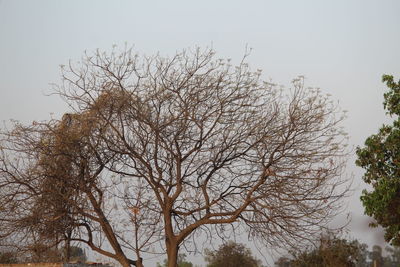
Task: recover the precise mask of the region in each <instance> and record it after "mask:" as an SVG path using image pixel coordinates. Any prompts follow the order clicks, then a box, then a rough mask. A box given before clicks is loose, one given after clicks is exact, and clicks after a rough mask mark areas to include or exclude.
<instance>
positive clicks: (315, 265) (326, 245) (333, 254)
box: [290, 235, 368, 267]
mask: <svg viewBox="0 0 400 267" xmlns="http://www.w3.org/2000/svg"><path fill="white" fill-rule="evenodd" d="M367 254H368V253H367V246H366V245H365V244H360V243H359V242H358V241H357V240H354V241H348V240H346V239H340V238H336V237H334V236H330V235H328V236H323V237H322V238H321V240H320V243H319V244H318V247H317V248H314V249H311V250H304V251H301V252H299V253H298V252H295V253H293V257H294V259H293V260H292V261H291V264H290V266H291V267H319V266H326V267H337V266H341V267H353V266H354V267H356V266H360V267H365V266H367V258H366V256H367Z"/></svg>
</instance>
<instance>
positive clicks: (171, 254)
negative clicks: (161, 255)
mask: <svg viewBox="0 0 400 267" xmlns="http://www.w3.org/2000/svg"><path fill="white" fill-rule="evenodd" d="M166 243H167V259H168V267H177V266H178V244H177V243H176V241H170V240H167V241H166Z"/></svg>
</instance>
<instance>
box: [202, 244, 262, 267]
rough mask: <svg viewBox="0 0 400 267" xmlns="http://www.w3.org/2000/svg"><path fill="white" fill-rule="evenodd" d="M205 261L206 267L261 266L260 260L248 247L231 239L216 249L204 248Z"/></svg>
mask: <svg viewBox="0 0 400 267" xmlns="http://www.w3.org/2000/svg"><path fill="white" fill-rule="evenodd" d="M205 261H206V262H207V267H242V266H246V267H261V261H260V260H257V259H256V258H255V257H254V256H253V255H252V253H251V251H250V249H248V248H246V247H245V246H244V245H243V244H238V243H235V242H233V241H229V242H227V243H225V244H222V245H221V246H220V247H219V248H218V249H217V250H216V251H210V250H206V251H205Z"/></svg>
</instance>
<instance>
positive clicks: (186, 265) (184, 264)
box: [157, 253, 193, 267]
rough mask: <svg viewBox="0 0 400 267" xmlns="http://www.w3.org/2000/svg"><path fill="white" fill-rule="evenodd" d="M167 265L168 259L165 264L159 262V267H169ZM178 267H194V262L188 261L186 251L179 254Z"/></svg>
mask: <svg viewBox="0 0 400 267" xmlns="http://www.w3.org/2000/svg"><path fill="white" fill-rule="evenodd" d="M167 266H168V261H167V260H164V262H163V264H160V263H159V262H157V267H167ZM178 267H193V264H192V263H191V262H188V261H186V254H185V253H179V254H178Z"/></svg>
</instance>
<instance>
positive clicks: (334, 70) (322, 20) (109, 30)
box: [0, 0, 400, 261]
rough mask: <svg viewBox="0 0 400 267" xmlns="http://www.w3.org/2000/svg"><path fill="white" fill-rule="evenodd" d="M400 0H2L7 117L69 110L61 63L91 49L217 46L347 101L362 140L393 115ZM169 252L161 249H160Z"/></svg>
mask: <svg viewBox="0 0 400 267" xmlns="http://www.w3.org/2000/svg"><path fill="white" fill-rule="evenodd" d="M399 13H400V1H398V0H374V1H373V0H336V1H333V0H280V1H278V0H276V1H270V0H263V1H261V0H260V1H255V0H247V1H239V0H229V1H228V0H218V1H215V0H214V1H212V0H202V1H191V0H169V1H162V0H148V1H138V0H126V1H124V0H114V1H102V0H85V1H81V0H79V1H78V0H68V1H60V0H48V1H44V0H36V1H29V0H26V1H22V0H0V121H8V120H10V119H16V120H19V121H22V122H23V123H30V122H31V121H33V120H37V121H40V120H46V119H49V118H50V117H51V116H54V117H61V115H62V114H63V113H64V112H66V111H67V107H66V105H65V104H64V103H63V102H62V100H61V99H59V98H58V97H57V96H54V95H51V93H52V88H53V86H52V84H57V83H60V81H61V79H60V71H59V70H60V69H59V66H60V65H61V64H67V63H68V61H69V60H72V61H78V60H79V59H80V58H81V56H82V55H83V53H84V51H88V52H89V53H91V52H94V51H95V50H96V49H100V50H103V51H109V50H111V48H112V46H113V45H117V46H118V47H124V46H125V45H127V46H134V48H135V50H136V51H137V52H139V53H141V54H147V55H153V54H155V53H160V54H161V55H173V54H174V53H175V52H176V51H181V50H182V49H185V48H193V47H195V46H199V47H203V48H205V47H212V48H213V49H214V50H215V51H216V52H217V55H218V57H222V58H232V59H233V60H234V61H235V60H236V61H238V60H240V58H241V57H242V56H243V55H244V53H245V49H246V47H250V48H252V52H251V55H250V57H249V58H248V63H249V64H250V66H251V67H252V68H253V69H254V70H256V69H262V70H263V77H264V78H265V79H268V80H269V79H271V80H272V81H273V82H275V83H278V84H282V85H285V86H287V87H288V86H290V81H291V80H292V79H293V78H295V77H297V76H298V75H304V76H305V77H306V85H307V86H313V87H320V88H321V89H322V91H323V92H325V93H329V94H331V95H332V98H333V99H334V100H335V101H336V100H337V101H339V104H340V106H341V107H342V108H343V109H344V110H348V113H347V114H348V118H347V119H346V121H345V122H344V126H345V129H346V130H347V132H348V133H349V136H350V141H349V142H350V145H351V146H352V147H356V146H358V145H362V144H363V142H364V140H365V138H366V137H367V136H369V135H371V134H373V133H375V132H376V131H377V130H378V128H379V127H380V126H381V125H382V123H384V122H390V119H388V117H386V116H385V112H384V110H383V106H382V101H383V92H384V88H385V87H384V85H383V84H382V82H381V77H382V74H392V75H394V76H395V77H396V78H397V79H398V78H400V16H399ZM354 160H355V157H354V156H352V157H351V158H350V160H349V163H348V167H347V171H346V173H347V175H353V176H354V188H355V191H354V194H353V196H352V197H351V198H349V199H348V200H347V202H348V208H347V211H348V212H349V213H350V214H351V218H352V222H351V223H350V224H349V229H350V231H351V235H352V236H353V237H354V238H358V239H359V240H360V241H362V242H367V243H369V244H370V245H372V244H374V243H381V242H383V241H382V237H381V235H382V232H381V231H379V230H373V229H368V228H367V223H368V221H369V220H370V219H368V218H366V217H365V216H363V208H362V206H361V204H360V202H359V196H360V192H361V190H362V189H363V188H366V187H367V186H366V185H365V184H363V182H362V179H361V177H362V173H363V170H362V169H359V168H357V167H356V166H355V164H354ZM159 261H161V259H159Z"/></svg>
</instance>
